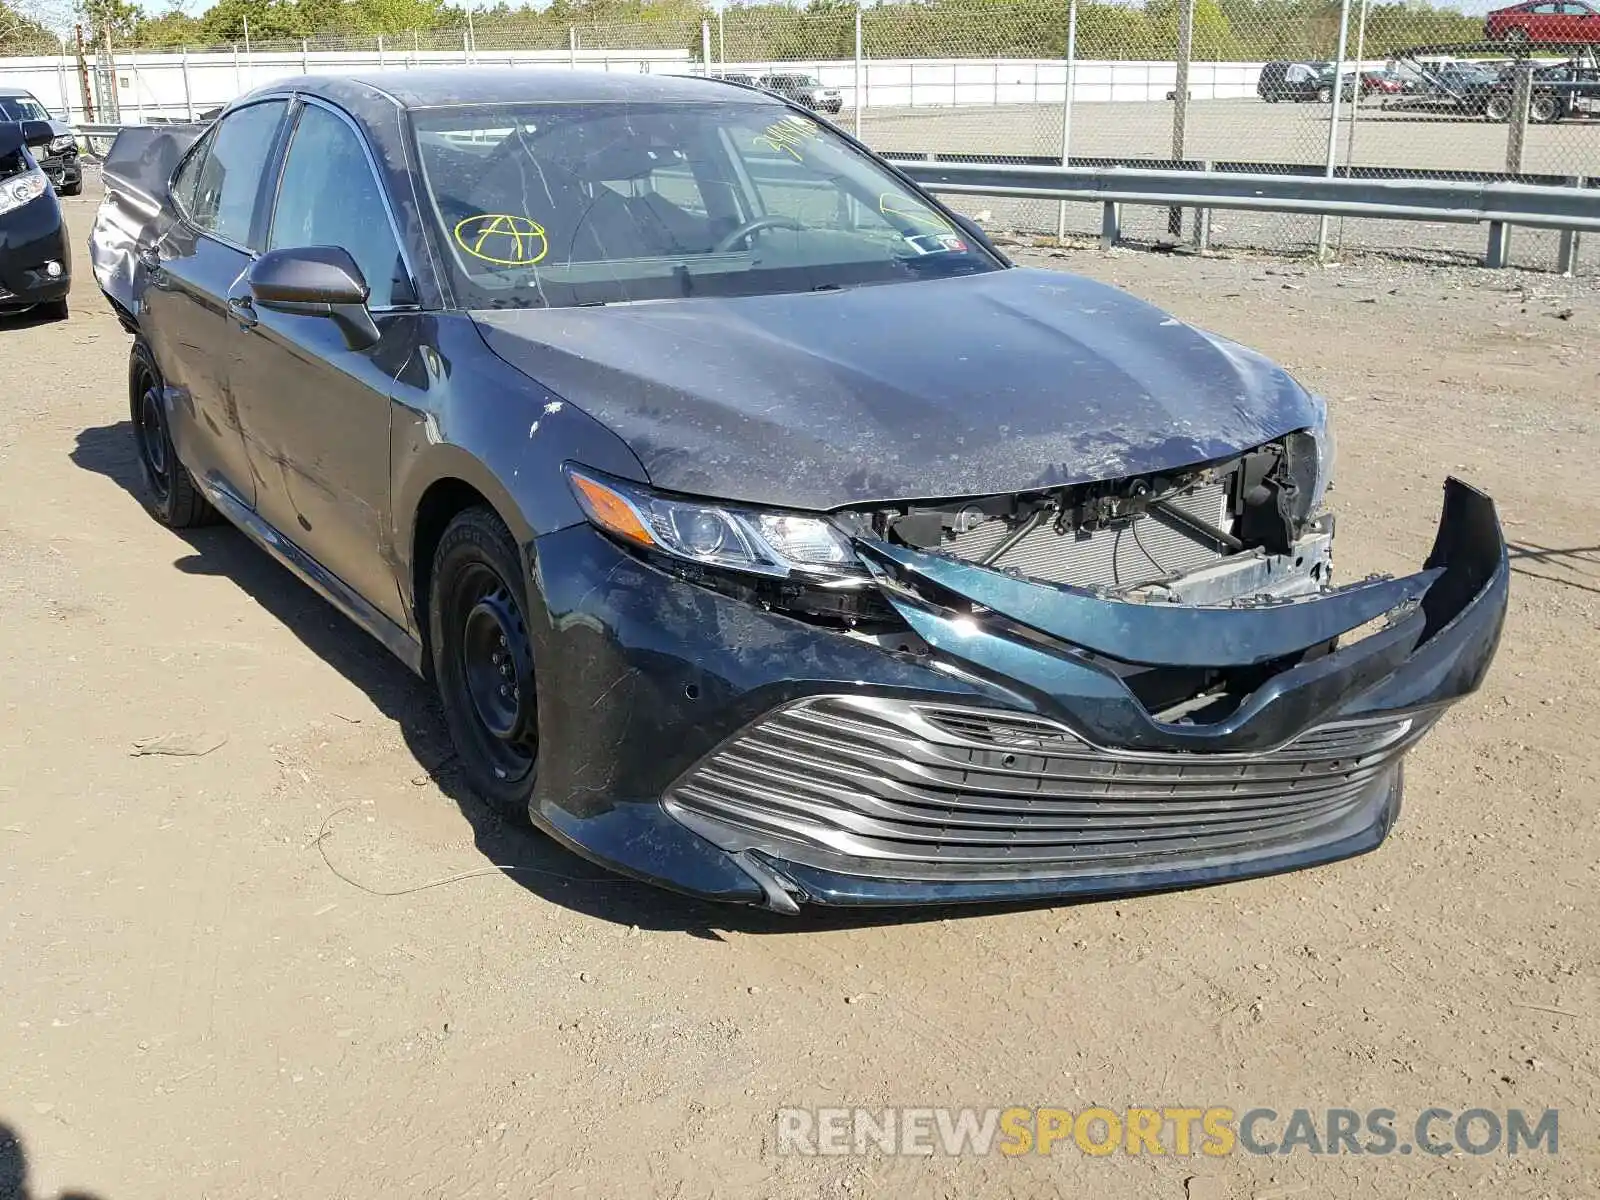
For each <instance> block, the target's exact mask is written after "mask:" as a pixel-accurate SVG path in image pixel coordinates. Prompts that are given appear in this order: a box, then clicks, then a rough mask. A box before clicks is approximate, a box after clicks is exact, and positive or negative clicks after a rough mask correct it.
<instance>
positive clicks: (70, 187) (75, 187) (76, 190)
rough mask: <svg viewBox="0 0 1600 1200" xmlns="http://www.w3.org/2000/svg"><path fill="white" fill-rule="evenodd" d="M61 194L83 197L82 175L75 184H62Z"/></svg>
mask: <svg viewBox="0 0 1600 1200" xmlns="http://www.w3.org/2000/svg"><path fill="white" fill-rule="evenodd" d="M61 194H62V195H63V196H81V195H83V177H82V176H81V175H80V176H79V177H78V179H77V182H75V183H64V184H62V185H61Z"/></svg>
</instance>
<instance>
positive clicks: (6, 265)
mask: <svg viewBox="0 0 1600 1200" xmlns="http://www.w3.org/2000/svg"><path fill="white" fill-rule="evenodd" d="M54 136H55V131H54V129H53V126H52V123H51V122H49V121H42V120H26V121H0V315H8V316H14V315H16V314H18V313H23V312H27V311H29V310H31V309H34V308H37V307H41V306H42V307H44V308H46V309H48V310H49V311H50V312H51V313H53V314H54V315H56V316H60V317H64V316H66V315H67V290H68V288H69V287H71V284H72V255H71V252H70V251H69V250H68V248H67V231H66V227H65V224H64V223H63V222H62V220H61V205H60V203H59V202H57V200H56V194H55V189H54V188H52V187H51V186H50V179H49V177H48V176H47V175H45V173H44V171H43V169H42V168H41V167H40V166H39V163H38V160H37V159H36V158H35V157H34V153H33V152H34V150H35V149H38V150H43V149H44V148H45V147H47V146H48V145H49V144H50V140H51V139H52V138H53V137H54Z"/></svg>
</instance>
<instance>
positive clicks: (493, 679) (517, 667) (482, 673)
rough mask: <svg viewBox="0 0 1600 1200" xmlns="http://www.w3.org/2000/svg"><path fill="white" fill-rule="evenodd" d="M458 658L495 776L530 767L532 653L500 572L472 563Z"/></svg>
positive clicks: (463, 594)
mask: <svg viewBox="0 0 1600 1200" xmlns="http://www.w3.org/2000/svg"><path fill="white" fill-rule="evenodd" d="M457 595H458V603H459V604H460V606H461V608H463V609H465V615H464V616H463V618H462V621H461V627H460V635H459V643H458V645H457V655H458V662H459V666H460V670H461V684H462V689H463V691H464V692H465V693H466V696H465V698H466V700H467V706H468V708H469V709H470V713H471V716H472V719H473V720H474V722H475V723H476V724H477V726H478V731H479V734H480V735H481V736H480V737H479V738H478V741H479V742H480V744H481V746H482V748H483V750H484V752H485V754H486V755H487V757H488V759H489V763H490V766H491V767H492V768H493V769H494V772H495V774H496V775H497V776H499V777H500V778H502V779H506V780H512V779H517V778H520V777H522V776H524V775H526V774H527V773H528V772H529V771H530V770H532V768H533V764H534V758H535V756H536V755H537V753H538V717H537V704H536V696H535V692H534V686H533V655H532V647H531V645H530V643H529V640H528V633H527V627H526V625H525V624H524V622H523V619H522V613H521V611H520V609H519V608H518V606H517V602H516V599H515V598H514V597H513V596H512V594H511V589H510V588H509V587H507V586H506V584H505V581H504V580H502V579H501V578H500V576H499V575H498V573H496V572H495V571H494V570H493V569H491V568H490V567H488V566H487V565H484V564H475V565H474V566H473V567H472V568H471V569H470V570H469V571H468V572H467V575H466V577H465V578H464V579H463V580H462V585H461V588H460V590H459V592H458V593H457Z"/></svg>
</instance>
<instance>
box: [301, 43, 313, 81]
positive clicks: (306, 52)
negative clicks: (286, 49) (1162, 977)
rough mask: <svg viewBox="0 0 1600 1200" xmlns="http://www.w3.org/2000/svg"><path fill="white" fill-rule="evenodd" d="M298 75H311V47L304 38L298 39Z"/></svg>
mask: <svg viewBox="0 0 1600 1200" xmlns="http://www.w3.org/2000/svg"><path fill="white" fill-rule="evenodd" d="M300 74H302V75H309V74H311V47H310V45H309V44H308V43H307V42H306V39H305V38H301V39H300Z"/></svg>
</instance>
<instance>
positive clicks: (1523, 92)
mask: <svg viewBox="0 0 1600 1200" xmlns="http://www.w3.org/2000/svg"><path fill="white" fill-rule="evenodd" d="M1532 103H1533V63H1531V62H1529V61H1528V60H1527V59H1524V60H1522V61H1521V62H1519V63H1517V65H1516V78H1515V79H1514V80H1512V83H1511V117H1510V120H1509V121H1508V122H1507V124H1506V172H1507V173H1508V174H1511V175H1521V174H1522V146H1523V143H1524V141H1525V140H1526V139H1527V134H1528V109H1529V108H1530V107H1531V105H1532Z"/></svg>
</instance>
